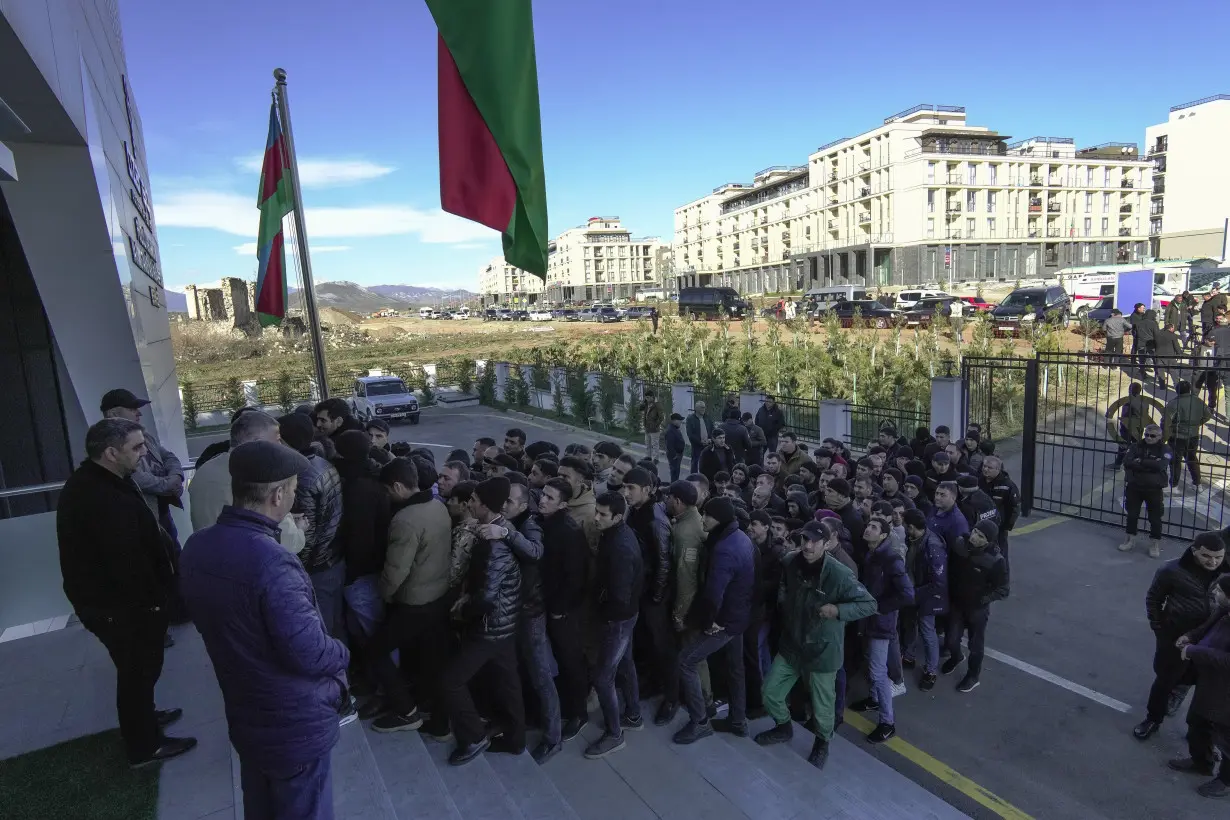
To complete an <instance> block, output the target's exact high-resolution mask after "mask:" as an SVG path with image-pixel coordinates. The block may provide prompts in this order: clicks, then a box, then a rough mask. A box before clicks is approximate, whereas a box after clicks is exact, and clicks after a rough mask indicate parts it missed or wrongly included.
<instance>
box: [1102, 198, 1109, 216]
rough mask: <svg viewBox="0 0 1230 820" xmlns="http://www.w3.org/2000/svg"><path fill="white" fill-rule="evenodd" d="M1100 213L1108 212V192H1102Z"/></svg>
mask: <svg viewBox="0 0 1230 820" xmlns="http://www.w3.org/2000/svg"><path fill="white" fill-rule="evenodd" d="M1102 213H1104V214H1108V213H1110V194H1102Z"/></svg>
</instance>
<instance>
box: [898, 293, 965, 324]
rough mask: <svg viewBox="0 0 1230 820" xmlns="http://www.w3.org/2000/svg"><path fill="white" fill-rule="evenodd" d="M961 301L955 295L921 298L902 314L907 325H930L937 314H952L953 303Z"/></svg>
mask: <svg viewBox="0 0 1230 820" xmlns="http://www.w3.org/2000/svg"><path fill="white" fill-rule="evenodd" d="M958 301H961V300H959V299H957V297H955V296H938V297H928V298H926V299H919V300H918V301H917V302H915V303H914V306H913V307H911V308H910V309H909V310H907V311H905V312H904V313H903V314H902V318H903V319H905V324H906V326H907V327H930V326H931V320H932V319H934V318H935V316H936V314H937V313H938V314H941V315H943V316H951V315H952V303H953V302H958Z"/></svg>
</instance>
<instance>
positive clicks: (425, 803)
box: [364, 728, 463, 820]
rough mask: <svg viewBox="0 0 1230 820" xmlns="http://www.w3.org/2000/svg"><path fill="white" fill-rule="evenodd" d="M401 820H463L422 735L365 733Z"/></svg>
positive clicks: (366, 731) (431, 743) (427, 742)
mask: <svg viewBox="0 0 1230 820" xmlns="http://www.w3.org/2000/svg"><path fill="white" fill-rule="evenodd" d="M364 737H365V738H366V739H367V743H368V746H369V747H370V748H371V751H372V755H373V757H374V759H375V762H376V765H377V767H378V768H379V772H380V777H381V779H382V780H383V782H384V788H385V790H386V791H387V792H388V795H389V800H390V802H391V803H392V806H393V809H394V811H395V812H396V814H395V817H397V818H398V819H399V820H409V818H412V817H413V818H423V820H463V818H462V816H461V813H460V812H458V811H457V807H456V806H455V805H454V804H453V800H452V798H451V797H450V796H449V793H448V789H447V787H446V786H445V785H444V779H443V778H442V777H440V773H439V772H438V771H436V764H435V761H434V760H433V759H432V757H431V754H430V753H429V752H428V750H427V746H428V745H433V746H437V745H441V744H437V743H434V742H433V741H430V740H427V739H426V738H424V737H423V736H422V735H420V734H419V733H418V732H394V733H390V734H384V733H381V732H373V731H371V729H370V728H367V729H366V730H365V732H364Z"/></svg>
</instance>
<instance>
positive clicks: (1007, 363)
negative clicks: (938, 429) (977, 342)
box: [954, 356, 1031, 440]
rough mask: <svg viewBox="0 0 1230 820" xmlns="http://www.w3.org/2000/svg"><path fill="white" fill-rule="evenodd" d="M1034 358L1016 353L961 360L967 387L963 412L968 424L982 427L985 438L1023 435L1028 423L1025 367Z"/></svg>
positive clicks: (997, 438)
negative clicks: (1026, 417) (1019, 355)
mask: <svg viewBox="0 0 1230 820" xmlns="http://www.w3.org/2000/svg"><path fill="white" fill-rule="evenodd" d="M1030 361H1031V360H1029V359H1022V358H1019V357H1015V356H1007V357H991V356H985V357H984V356H965V357H964V358H963V359H962V360H961V379H962V381H963V382H964V386H965V390H964V396H965V401H964V404H965V406H964V407H963V408H962V411H963V412H962V415H963V416H964V418H965V421H966V424H978V425H980V426H981V427H982V436H983V438H991V439H992V440H999V439H1008V438H1013V437H1014V436H1019V435H1021V431H1022V430H1023V429H1024V424H1025V370H1026V367H1027V365H1028V364H1029V362H1030ZM954 432H958V433H959V432H962V431H954Z"/></svg>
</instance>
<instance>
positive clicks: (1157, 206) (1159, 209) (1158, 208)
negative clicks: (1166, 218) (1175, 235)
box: [1149, 202, 1166, 216]
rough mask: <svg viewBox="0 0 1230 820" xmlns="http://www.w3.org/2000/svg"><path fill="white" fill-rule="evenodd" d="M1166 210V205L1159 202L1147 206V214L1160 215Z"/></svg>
mask: <svg viewBox="0 0 1230 820" xmlns="http://www.w3.org/2000/svg"><path fill="white" fill-rule="evenodd" d="M1165 212H1166V206H1165V205H1164V204H1162V203H1161V202H1155V203H1154V204H1153V207H1151V208H1149V216H1161V215H1162V214H1164V213H1165Z"/></svg>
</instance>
